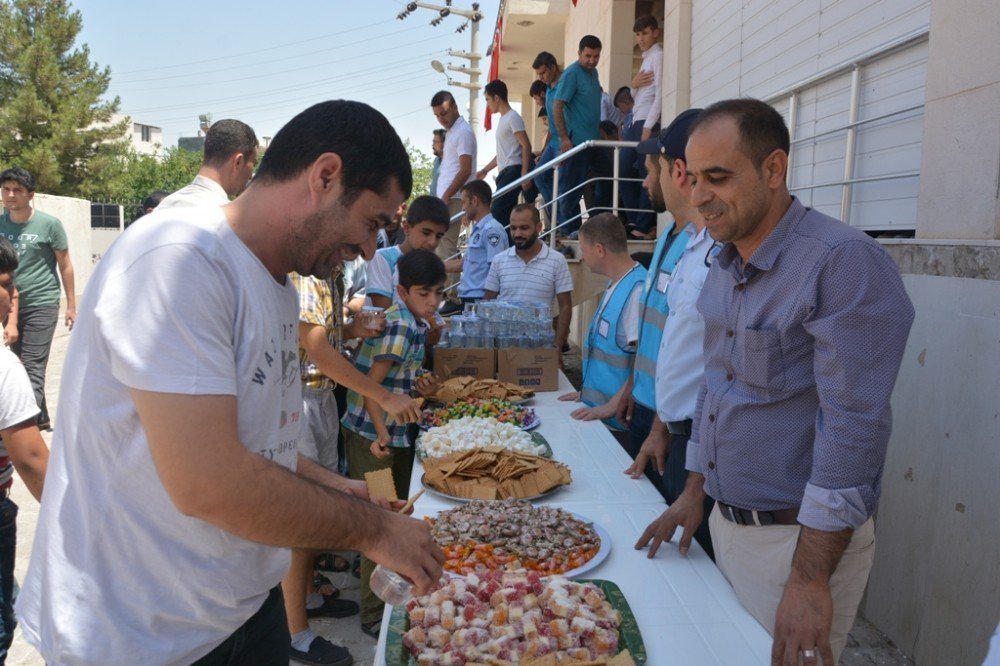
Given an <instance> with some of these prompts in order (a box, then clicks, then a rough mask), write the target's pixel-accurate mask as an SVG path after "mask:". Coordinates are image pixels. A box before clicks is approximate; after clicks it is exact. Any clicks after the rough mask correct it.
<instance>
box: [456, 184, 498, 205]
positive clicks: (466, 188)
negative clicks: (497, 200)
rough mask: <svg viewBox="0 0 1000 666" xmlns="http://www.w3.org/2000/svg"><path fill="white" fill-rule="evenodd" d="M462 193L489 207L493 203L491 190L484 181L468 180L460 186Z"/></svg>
mask: <svg viewBox="0 0 1000 666" xmlns="http://www.w3.org/2000/svg"><path fill="white" fill-rule="evenodd" d="M462 191H463V192H468V193H469V196H470V197H476V198H477V199H479V200H480V201H482V202H483V204H484V205H486V206H489V205H490V204H491V203H492V202H493V190H491V189H490V185H489V183H487V182H486V181H485V180H470V181H469V182H467V183H466V184H465V185H463V186H462Z"/></svg>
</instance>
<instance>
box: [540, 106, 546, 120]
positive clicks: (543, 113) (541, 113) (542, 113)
mask: <svg viewBox="0 0 1000 666" xmlns="http://www.w3.org/2000/svg"><path fill="white" fill-rule="evenodd" d="M538 117H539V118H548V117H549V112H548V111H546V110H545V107H544V106H542V107H539V109H538Z"/></svg>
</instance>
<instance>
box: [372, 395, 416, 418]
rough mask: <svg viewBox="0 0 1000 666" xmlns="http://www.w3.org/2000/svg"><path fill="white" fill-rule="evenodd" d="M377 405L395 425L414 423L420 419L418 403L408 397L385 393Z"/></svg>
mask: <svg viewBox="0 0 1000 666" xmlns="http://www.w3.org/2000/svg"><path fill="white" fill-rule="evenodd" d="M378 404H379V406H381V407H382V409H384V410H385V413H386V414H388V415H389V416H390V417H391V418H392V420H393V421H395V422H396V423H416V422H417V421H418V420H419V419H420V403H419V402H418V401H416V400H414V399H413V398H411V397H410V396H408V395H403V394H402V393H391V392H389V391H386V395H385V397H383V398H381V399H379V401H378Z"/></svg>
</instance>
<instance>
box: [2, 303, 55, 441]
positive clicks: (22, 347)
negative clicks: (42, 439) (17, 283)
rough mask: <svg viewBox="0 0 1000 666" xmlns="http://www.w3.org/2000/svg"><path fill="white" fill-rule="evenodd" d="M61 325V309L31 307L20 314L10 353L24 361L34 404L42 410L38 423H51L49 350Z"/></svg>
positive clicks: (46, 306)
mask: <svg viewBox="0 0 1000 666" xmlns="http://www.w3.org/2000/svg"><path fill="white" fill-rule="evenodd" d="M58 323H59V306H58V305H31V306H28V307H25V308H22V309H20V310H19V311H18V313H17V335H18V338H17V342H15V343H14V344H13V346H11V349H10V350H11V351H12V352H14V354H16V355H17V357H18V358H19V359H21V363H22V364H23V365H24V370H25V372H27V373H28V379H29V380H31V390H32V391H33V392H34V393H35V404H37V405H38V409H40V410H41V414H39V415H38V422H39V423H48V421H49V410H48V408H47V407H46V405H45V368H46V367H48V364H49V350H50V349H52V336H53V335H54V334H55V332H56V325H57V324H58Z"/></svg>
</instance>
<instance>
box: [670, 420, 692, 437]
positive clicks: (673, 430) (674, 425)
mask: <svg viewBox="0 0 1000 666" xmlns="http://www.w3.org/2000/svg"><path fill="white" fill-rule="evenodd" d="M667 432H669V433H670V434H671V435H684V436H685V437H690V436H691V419H687V420H685V421H667Z"/></svg>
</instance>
